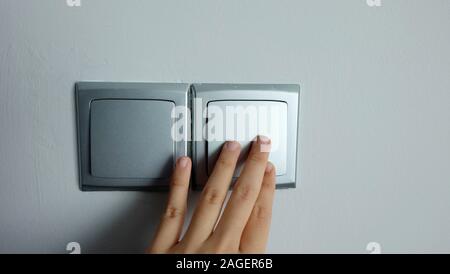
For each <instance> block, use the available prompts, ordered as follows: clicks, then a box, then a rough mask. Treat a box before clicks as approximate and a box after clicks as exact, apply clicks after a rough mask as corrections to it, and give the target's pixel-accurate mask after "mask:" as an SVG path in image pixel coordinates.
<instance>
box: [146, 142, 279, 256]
mask: <svg viewBox="0 0 450 274" xmlns="http://www.w3.org/2000/svg"><path fill="white" fill-rule="evenodd" d="M240 150H241V149H240V145H239V143H238V142H235V141H230V142H227V143H225V145H224V146H223V148H222V151H221V153H220V156H219V159H218V160H217V163H216V165H215V167H214V170H213V172H212V174H211V176H210V177H209V179H208V182H207V183H206V185H205V187H204V189H203V192H202V194H201V196H200V200H199V202H198V204H197V207H196V209H195V211H194V214H193V216H192V220H191V223H190V225H189V227H188V229H187V231H186V233H185V235H184V237H183V238H182V239H181V240H180V236H181V231H182V228H183V223H184V218H185V213H186V209H187V196H188V190H189V177H190V173H191V166H192V163H191V160H190V159H189V158H188V157H180V158H179V159H178V160H177V163H176V167H175V170H174V173H173V175H172V180H171V184H170V193H169V201H168V203H167V208H166V211H165V213H164V215H163V217H162V219H161V223H160V225H159V227H158V229H157V232H156V235H155V238H154V240H153V243H152V244H151V246H150V247H149V249H148V252H149V253H263V252H264V251H265V248H266V244H267V239H268V236H269V228H270V222H271V216H272V202H273V196H274V193H275V167H274V166H273V165H272V164H271V163H269V162H268V161H267V159H268V157H269V150H270V140H269V139H268V138H266V137H258V138H257V141H255V142H253V143H252V147H251V149H250V152H249V155H248V158H247V160H246V162H245V166H244V169H243V170H242V172H241V174H240V176H239V178H238V179H237V181H236V184H235V185H234V187H233V192H232V194H231V196H230V199H229V201H228V203H227V205H226V207H225V209H224V211H223V214H222V215H221V217H220V220H219V215H220V213H221V210H222V207H223V204H224V200H225V197H226V195H227V191H228V189H229V187H230V183H231V180H232V177H233V173H234V170H235V168H236V163H237V160H238V157H239V154H240ZM216 224H217V225H216Z"/></svg>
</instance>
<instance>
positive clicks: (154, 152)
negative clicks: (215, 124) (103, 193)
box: [76, 82, 190, 191]
mask: <svg viewBox="0 0 450 274" xmlns="http://www.w3.org/2000/svg"><path fill="white" fill-rule="evenodd" d="M188 94H189V85H188V84H169V83H168V84H163V83H102V82H81V83H77V85H76V103H77V124H78V153H79V157H78V158H79V170H80V172H79V175H80V188H81V189H82V190H88V191H91V190H160V189H161V190H165V189H168V186H169V180H170V175H171V173H172V170H173V167H174V165H175V160H176V159H177V158H178V157H180V156H185V155H188V152H189V151H188V139H189V138H188V137H189V136H190V128H189V127H188V128H186V129H185V131H184V132H182V133H181V136H182V137H183V138H180V139H177V140H175V139H174V138H172V126H173V121H174V119H175V118H176V117H174V116H173V110H174V109H175V108H176V107H181V108H184V109H187V107H188Z"/></svg>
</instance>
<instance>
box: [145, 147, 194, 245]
mask: <svg viewBox="0 0 450 274" xmlns="http://www.w3.org/2000/svg"><path fill="white" fill-rule="evenodd" d="M190 175H191V160H190V159H189V157H185V156H184V157H180V158H179V159H178V160H177V163H176V166H175V170H174V172H173V174H172V178H171V182H170V192H169V199H168V202H167V207H166V210H165V212H164V214H163V216H162V218H161V222H160V224H159V227H158V229H157V232H156V234H155V238H154V240H153V243H152V245H151V247H150V250H149V252H151V253H162V252H166V251H167V250H169V249H170V248H171V247H172V246H174V245H175V244H176V243H177V242H178V241H179V239H180V234H181V230H182V228H183V223H184V216H185V213H186V208H187V195H188V191H189V177H190Z"/></svg>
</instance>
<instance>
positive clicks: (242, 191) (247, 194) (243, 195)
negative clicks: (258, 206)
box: [235, 185, 256, 201]
mask: <svg viewBox="0 0 450 274" xmlns="http://www.w3.org/2000/svg"><path fill="white" fill-rule="evenodd" d="M235 192H236V196H237V197H238V198H239V199H240V200H243V201H250V200H252V198H253V197H254V196H255V194H256V189H255V188H254V187H253V186H250V185H239V186H238V187H237V188H236V190H235Z"/></svg>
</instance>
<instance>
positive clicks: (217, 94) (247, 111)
mask: <svg viewBox="0 0 450 274" xmlns="http://www.w3.org/2000/svg"><path fill="white" fill-rule="evenodd" d="M191 89H192V93H193V96H195V100H194V102H193V104H192V108H193V115H194V116H193V121H194V123H195V125H194V126H193V132H192V133H193V138H194V141H195V142H194V148H193V163H194V171H195V172H194V175H195V179H194V180H193V181H194V183H195V185H194V188H197V189H201V188H202V187H203V186H204V184H205V183H206V181H207V179H208V176H209V175H210V174H211V171H212V169H213V168H214V165H215V162H216V160H217V158H218V155H219V152H220V149H221V147H222V145H223V144H224V142H225V141H226V140H237V141H239V142H240V143H241V147H242V152H241V156H240V159H239V161H238V165H237V169H236V171H235V174H234V178H233V181H235V180H236V179H237V178H238V177H239V175H240V172H241V170H242V168H243V167H244V166H245V161H244V160H245V158H246V154H247V153H248V151H249V148H250V142H251V141H252V140H253V139H254V138H255V137H256V136H257V135H265V136H268V137H270V138H271V141H272V148H271V153H270V156H269V160H270V161H271V162H272V163H273V164H274V165H275V167H276V171H277V172H276V180H277V188H291V187H295V185H296V176H297V174H296V166H297V161H296V160H297V129H298V127H297V124H298V123H297V121H298V104H299V92H300V87H299V86H298V85H290V84H279V85H264V84H239V85H233V84H194V85H192V87H191ZM200 109H201V110H202V111H198V110H200ZM205 109H206V112H205V111H203V110H205ZM205 167H206V168H205Z"/></svg>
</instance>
